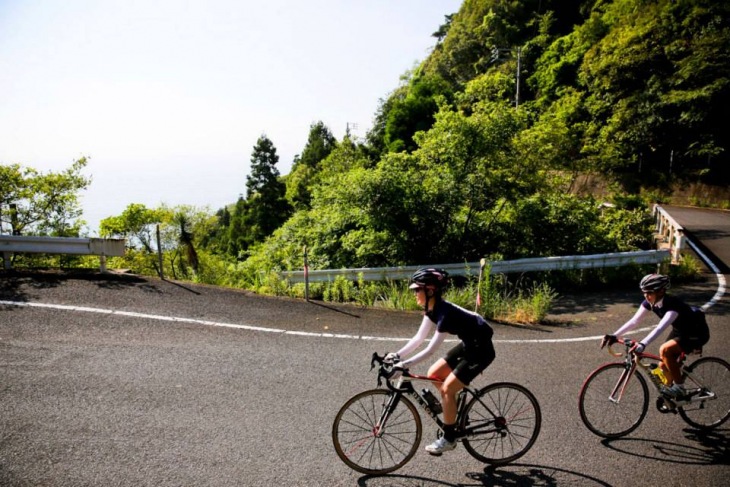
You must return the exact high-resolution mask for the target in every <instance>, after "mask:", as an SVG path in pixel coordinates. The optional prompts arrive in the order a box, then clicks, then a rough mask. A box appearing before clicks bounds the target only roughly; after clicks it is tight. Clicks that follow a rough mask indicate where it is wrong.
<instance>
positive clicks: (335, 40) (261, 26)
mask: <svg viewBox="0 0 730 487" xmlns="http://www.w3.org/2000/svg"><path fill="white" fill-rule="evenodd" d="M460 6H461V0H339V1H337V0H329V1H326V0H258V1H251V0H189V1H185V0H0V94H1V95H0V96H1V98H0V100H1V101H0V164H11V163H18V164H21V165H23V166H29V167H32V168H35V169H38V170H40V171H44V172H45V171H49V170H52V171H60V170H63V169H66V168H68V167H69V166H70V165H71V164H72V162H73V161H75V160H76V159H78V158H79V157H81V156H87V157H89V158H90V162H89V165H88V166H87V168H86V170H85V174H86V175H90V176H91V177H92V183H91V185H90V187H89V189H88V190H87V191H85V192H84V193H82V202H83V207H84V219H85V220H87V222H88V223H89V232H90V234H91V235H92V236H93V235H96V232H97V229H98V223H99V221H100V220H101V219H103V218H106V217H108V216H113V215H118V214H120V213H121V212H122V211H123V210H124V209H125V208H126V207H127V205H129V204H130V203H142V204H145V205H147V206H148V207H156V206H158V205H159V204H161V203H166V204H168V205H179V204H188V205H195V206H198V207H208V208H209V209H211V210H212V211H215V210H217V209H218V208H221V207H223V206H224V205H226V204H229V203H233V202H235V200H236V199H237V198H238V195H239V194H241V193H245V180H246V175H247V174H248V168H249V161H250V159H251V152H252V151H253V146H254V144H255V143H256V140H257V139H258V137H259V136H260V135H261V134H266V135H267V136H268V137H269V138H270V139H271V140H272V142H273V143H274V145H275V146H276V148H277V153H278V155H279V165H278V169H279V171H280V172H281V173H282V174H287V173H288V172H289V170H290V168H291V162H292V160H293V158H294V156H295V155H296V154H299V153H301V151H302V149H303V148H304V145H305V144H306V141H307V136H308V135H309V127H310V125H311V124H312V123H314V122H316V121H319V120H321V121H322V122H324V124H325V125H327V127H329V129H330V130H331V131H332V133H333V134H334V135H335V137H336V138H337V139H338V140H340V139H341V138H342V137H343V136H344V133H345V129H346V126H347V124H348V123H350V124H352V123H357V124H358V128H357V130H354V131H353V135H355V136H359V137H364V136H365V134H366V132H367V130H368V129H369V128H370V126H371V124H372V119H373V116H374V114H375V111H376V109H377V107H378V100H379V99H381V98H386V97H387V95H388V94H389V93H390V92H391V91H392V90H394V89H395V88H396V87H397V86H398V84H399V80H400V76H401V75H403V74H404V73H405V72H406V71H408V70H409V69H411V68H412V67H413V66H414V65H415V64H416V63H417V62H420V61H422V60H424V59H425V58H426V57H427V56H428V54H429V52H430V51H431V49H432V48H433V46H434V44H435V42H436V39H435V38H433V37H431V34H432V33H433V32H435V31H436V30H437V29H438V27H439V26H440V25H441V24H443V23H444V16H445V15H447V14H451V13H454V12H456V11H458V9H459V7H460Z"/></svg>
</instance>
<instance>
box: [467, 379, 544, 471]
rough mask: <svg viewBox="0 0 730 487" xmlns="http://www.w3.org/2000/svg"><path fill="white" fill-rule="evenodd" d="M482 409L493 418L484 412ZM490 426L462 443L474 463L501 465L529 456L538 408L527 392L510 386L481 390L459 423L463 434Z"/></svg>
mask: <svg viewBox="0 0 730 487" xmlns="http://www.w3.org/2000/svg"><path fill="white" fill-rule="evenodd" d="M485 405H486V406H487V407H488V408H489V409H490V410H491V411H492V412H493V413H494V414H495V415H497V416H496V417H495V416H494V415H492V413H490V412H489V410H487V409H486V407H485ZM480 424H484V425H485V426H486V425H494V426H496V428H494V427H492V426H489V427H488V430H487V431H484V432H478V431H477V432H475V433H474V434H471V435H468V436H465V437H464V438H463V440H462V443H463V444H464V448H466V451H467V452H469V454H470V455H471V456H472V457H474V458H476V459H477V460H479V461H481V462H484V463H488V464H491V465H504V464H506V463H510V462H512V461H514V460H517V459H518V458H520V457H521V456H522V455H524V454H525V453H527V452H528V450H529V449H530V448H532V445H533V444H534V443H535V440H537V436H538V435H539V433H540V427H541V425H542V413H541V411H540V404H539V403H538V402H537V399H536V398H535V396H534V395H533V394H532V393H531V392H530V391H529V390H527V388H525V387H523V386H521V385H519V384H512V383H509V382H497V383H494V384H490V385H488V386H487V387H485V388H484V389H482V390H480V391H479V393H478V395H477V396H476V397H472V399H471V401H469V403H468V404H467V405H466V408H465V410H464V414H463V415H462V418H461V421H460V428H461V430H462V431H468V430H469V429H470V428H475V427H476V428H479V425H480Z"/></svg>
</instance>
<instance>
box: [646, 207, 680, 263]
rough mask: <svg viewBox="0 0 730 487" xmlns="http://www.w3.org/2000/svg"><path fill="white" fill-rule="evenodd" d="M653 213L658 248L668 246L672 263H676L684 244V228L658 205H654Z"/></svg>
mask: <svg viewBox="0 0 730 487" xmlns="http://www.w3.org/2000/svg"><path fill="white" fill-rule="evenodd" d="M653 213H654V216H655V218H656V233H657V245H658V246H659V248H662V247H668V248H669V253H670V254H671V256H672V263H673V264H676V263H678V262H679V260H680V258H681V256H682V249H684V247H685V244H686V237H685V235H684V228H683V227H682V225H680V224H679V223H677V221H676V220H675V219H674V218H672V217H671V215H670V214H669V213H667V211H666V210H665V209H664V208H662V207H661V206H659V205H654V210H653Z"/></svg>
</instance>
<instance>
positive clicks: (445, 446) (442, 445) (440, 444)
mask: <svg viewBox="0 0 730 487" xmlns="http://www.w3.org/2000/svg"><path fill="white" fill-rule="evenodd" d="M454 448H456V442H455V441H446V438H444V437H443V436H442V437H441V438H439V439H438V440H436V441H434V442H433V443H431V444H430V445H428V446H427V447H426V451H427V452H428V453H430V454H431V455H441V454H442V453H443V452H445V451H451V450H453V449H454Z"/></svg>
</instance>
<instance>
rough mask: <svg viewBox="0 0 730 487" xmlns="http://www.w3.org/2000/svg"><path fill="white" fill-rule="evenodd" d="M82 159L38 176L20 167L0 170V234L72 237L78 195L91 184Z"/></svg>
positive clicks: (78, 210) (79, 222) (78, 225)
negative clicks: (84, 170) (62, 168)
mask: <svg viewBox="0 0 730 487" xmlns="http://www.w3.org/2000/svg"><path fill="white" fill-rule="evenodd" d="M87 163H88V159H87V158H85V157H82V158H81V159H79V160H77V161H75V162H74V163H73V164H72V165H71V167H70V168H68V169H66V170H64V171H61V172H58V173H56V172H48V173H41V172H39V171H37V170H35V169H32V168H28V167H23V166H20V165H19V164H11V165H1V166H0V232H1V231H7V232H9V233H13V234H17V235H20V234H25V235H50V236H59V237H75V236H78V235H79V232H80V229H81V226H82V225H83V223H84V222H83V221H82V220H80V217H81V216H82V214H83V212H82V210H81V205H80V204H79V195H78V193H79V191H81V190H84V189H86V188H87V187H88V186H89V184H91V178H87V177H85V176H83V175H82V174H81V171H82V170H83V169H84V168H85V167H86V165H87Z"/></svg>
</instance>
